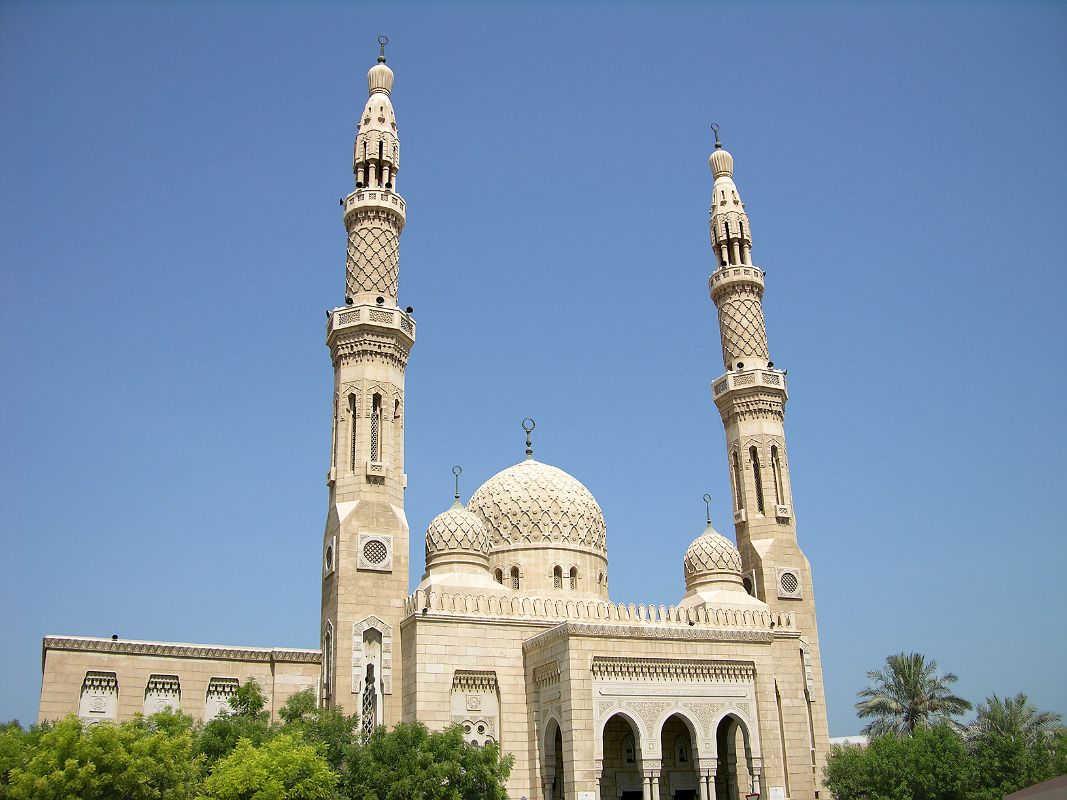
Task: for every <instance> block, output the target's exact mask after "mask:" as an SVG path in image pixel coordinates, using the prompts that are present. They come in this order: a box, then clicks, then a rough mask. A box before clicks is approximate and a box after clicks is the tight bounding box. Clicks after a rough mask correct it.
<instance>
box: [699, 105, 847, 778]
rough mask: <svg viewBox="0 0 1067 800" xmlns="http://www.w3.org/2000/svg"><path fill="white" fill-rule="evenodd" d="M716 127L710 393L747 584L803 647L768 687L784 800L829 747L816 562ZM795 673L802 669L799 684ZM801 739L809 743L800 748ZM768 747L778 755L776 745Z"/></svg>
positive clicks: (780, 384)
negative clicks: (717, 352)
mask: <svg viewBox="0 0 1067 800" xmlns="http://www.w3.org/2000/svg"><path fill="white" fill-rule="evenodd" d="M712 128H713V130H714V131H715V150H714V152H713V153H712V155H711V158H710V164H711V171H712V175H713V176H714V178H715V183H714V186H713V188H712V201H711V245H712V249H713V250H714V252H715V260H716V262H717V265H718V266H717V267H716V269H715V271H714V272H713V273H712V275H711V277H710V278H709V279H708V286H709V288H710V290H711V299H712V300H713V301H714V303H715V305H716V307H717V308H718V312H719V332H720V335H721V338H722V356H723V363H724V365H725V366H726V374H725V375H723V376H721V377H720V378H718V379H717V380H715V381H714V382H713V383H712V395H713V397H714V400H715V405H716V406H717V407H718V409H719V413H720V414H721V415H722V422H723V425H724V427H725V428H726V447H727V459H728V462H729V469H730V476H731V485H732V489H733V517H734V529H735V531H736V534H737V546H738V549H739V550H740V552H741V559H742V568H743V576H744V584H745V588H746V589H747V590H748V591H749V592H750V593H751V594H753V595H755V596H756V597H757V598H759V599H760V600H762V601H764V602H766V603H767V604H768V605H770V606H771V607H772V608H777V609H781V610H783V611H792V612H793V613H794V614H795V618H796V621H797V628H798V629H799V630H800V632H801V637H802V638H801V639H800V642H799V646H800V649H799V652H795V651H792V650H790V651H789V652H787V653H783V654H781V655H779V656H778V658H779V659H780V660H782V664H781V666H782V669H781V671H780V674H777V675H775V676H774V677H773V681H772V682H771V684H768V685H767V686H765V687H764V689H765V691H766V693H767V696H768V698H769V699H771V698H773V700H772V702H773V705H770V706H769V707H770V708H771V709H774V710H775V711H776V712H777V716H778V725H779V730H780V731H781V734H782V736H781V742H782V746H781V747H780V748H779V752H780V758H781V759H782V761H783V762H784V763H781V764H779V765H777V770H775V769H772V770H771V771H772V772H775V771H780V772H779V774H783V775H784V776H785V783H786V789H787V791H786V795H787V796H788V797H813V796H816V795H815V794H814V793H816V792H817V791H818V790H820V789H821V772H822V764H823V762H824V761H825V758H826V753H827V750H828V747H829V744H828V739H827V737H828V733H827V725H826V706H825V700H824V697H823V689H822V667H821V664H820V660H819V644H818V642H819V639H818V632H817V628H816V620H815V600H814V597H813V594H812V582H811V567H810V565H809V564H808V559H807V558H806V557H805V556H804V553H803V552H802V551H801V549H800V547H799V545H798V544H797V534H796V524H795V518H794V515H793V502H792V483H791V481H790V477H789V458H788V456H787V454H786V445H785V404H786V400H787V399H788V393H787V390H786V376H785V372H784V371H783V370H780V369H775V367H774V363H773V362H772V361H771V360H770V351H769V349H768V346H767V329H766V326H765V324H764V318H763V290H764V273H763V270H761V269H760V268H759V267H757V266H755V265H754V264H753V263H752V228H751V226H750V224H749V220H748V215H747V214H746V213H745V204H744V203H742V202H741V197H740V195H739V194H738V191H737V186H736V185H735V184H734V179H733V171H734V159H733V156H731V155H730V153H728V152H727V151H726V150H724V149H723V147H722V144H721V143H720V142H719V134H718V126H712ZM798 664H802V665H803V671H798V670H797V666H798ZM797 675H803V676H804V679H803V681H802V682H798V681H797V679H796V676H797ZM772 693H773V694H772ZM803 728H806V729H807V730H803ZM787 741H788V742H789V743H790V745H789V747H788V748H787V747H786V746H785V743H786V742H787ZM798 742H799V743H806V744H808V746H807V747H804V746H800V747H799V748H798V746H797V743H798ZM766 750H767V751H770V752H771V753H773V750H774V748H771V747H768V748H766ZM764 755H765V756H767V755H768V752H766V751H765V753H764Z"/></svg>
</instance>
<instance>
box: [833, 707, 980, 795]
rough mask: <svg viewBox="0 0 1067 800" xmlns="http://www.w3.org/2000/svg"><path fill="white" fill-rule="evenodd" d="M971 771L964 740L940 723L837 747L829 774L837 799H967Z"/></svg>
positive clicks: (834, 750)
mask: <svg viewBox="0 0 1067 800" xmlns="http://www.w3.org/2000/svg"><path fill="white" fill-rule="evenodd" d="M972 771H973V763H972V762H971V758H970V755H969V754H968V752H967V748H966V747H965V746H964V743H963V739H961V738H960V736H959V735H958V734H956V733H955V732H954V731H953V730H952V729H950V728H949V727H948V726H947V725H937V726H935V727H932V728H918V729H916V731H915V732H914V733H913V734H912V735H911V736H900V735H897V734H887V735H885V736H878V737H875V738H874V739H872V740H871V742H870V744H869V745H868V746H867V747H866V748H862V747H857V746H855V745H844V746H840V745H838V746H835V747H834V748H833V750H832V752H831V753H830V757H829V758H828V759H827V761H826V773H825V779H826V788H828V789H829V790H830V791H831V792H832V793H833V796H834V798H835V800H966V799H967V798H968V797H969V796H970V795H969V794H968V792H969V790H970V787H971V785H972V782H973V772H972Z"/></svg>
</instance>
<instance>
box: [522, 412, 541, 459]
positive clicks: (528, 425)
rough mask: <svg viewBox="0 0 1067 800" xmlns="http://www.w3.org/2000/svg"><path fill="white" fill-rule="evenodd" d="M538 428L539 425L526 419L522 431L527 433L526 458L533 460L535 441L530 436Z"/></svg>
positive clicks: (528, 418) (530, 419)
mask: <svg viewBox="0 0 1067 800" xmlns="http://www.w3.org/2000/svg"><path fill="white" fill-rule="evenodd" d="M536 427H537V423H536V422H534V421H533V419H532V418H530V417H526V419H524V420H523V421H522V429H523V430H524V431H526V457H527V458H533V440H532V439H531V438H530V434H531V433H533V430H534V428H536Z"/></svg>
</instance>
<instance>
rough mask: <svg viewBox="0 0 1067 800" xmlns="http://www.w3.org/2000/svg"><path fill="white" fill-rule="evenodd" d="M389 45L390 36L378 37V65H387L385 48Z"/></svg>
mask: <svg viewBox="0 0 1067 800" xmlns="http://www.w3.org/2000/svg"><path fill="white" fill-rule="evenodd" d="M387 44H389V37H388V36H384V35H383V36H379V37H378V46H379V50H378V63H379V64H384V63H385V46H386V45H387Z"/></svg>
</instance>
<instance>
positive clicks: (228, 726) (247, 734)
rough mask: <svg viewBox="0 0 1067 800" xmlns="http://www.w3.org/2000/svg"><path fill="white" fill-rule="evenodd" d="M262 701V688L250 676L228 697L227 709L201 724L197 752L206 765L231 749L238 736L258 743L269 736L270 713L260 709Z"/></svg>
mask: <svg viewBox="0 0 1067 800" xmlns="http://www.w3.org/2000/svg"><path fill="white" fill-rule="evenodd" d="M266 705H267V700H266V698H265V697H264V696H263V690H262V689H260V688H259V684H258V683H256V681H255V679H254V678H249V679H248V680H247V681H245V683H243V684H242V685H241V686H239V687H238V688H237V690H236V691H235V692H234V694H233V696H232V697H231V698H230V709H231V710H230V711H229V712H225V713H222V714H220V715H219V716H217V717H215V719H213V720H211V721H210V722H208V723H207V724H206V725H204V730H203V733H202V734H201V735H200V737H199V740H198V743H197V746H198V752H200V753H202V754H203V756H204V758H205V759H206V760H207V763H208V764H209V765H210V764H214V763H215V762H216V761H218V760H219V759H220V758H225V757H226V756H228V755H229V754H230V753H232V752H233V750H234V748H235V747H237V743H238V742H239V741H240V740H241V739H247V740H248V741H249V742H250V743H252V744H253V745H259V744H262V743H263V742H265V741H267V739H268V738H270V735H271V725H270V714H269V713H268V712H266V711H264V710H263V709H264V708H265V707H266Z"/></svg>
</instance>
